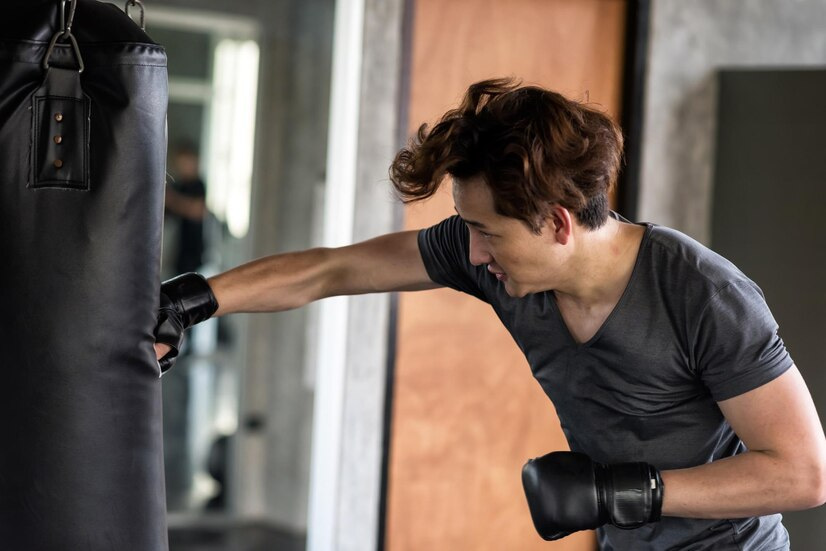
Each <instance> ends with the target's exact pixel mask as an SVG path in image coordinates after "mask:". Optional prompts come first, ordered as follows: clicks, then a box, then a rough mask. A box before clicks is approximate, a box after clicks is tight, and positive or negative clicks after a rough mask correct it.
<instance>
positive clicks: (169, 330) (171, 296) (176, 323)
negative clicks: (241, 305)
mask: <svg viewBox="0 0 826 551" xmlns="http://www.w3.org/2000/svg"><path fill="white" fill-rule="evenodd" d="M216 310H218V301H217V300H216V299H215V295H214V294H213V293H212V289H211V288H210V287H209V284H208V283H207V281H206V279H204V277H203V276H202V275H200V274H196V273H192V272H190V273H187V274H183V275H179V276H177V277H173V278H172V279H170V280H167V281H164V282H163V284H161V303H160V309H159V310H158V323H157V325H156V326H155V341H156V342H159V343H162V344H165V345H167V346H169V347H170V348H171V350H170V351H169V352H168V353H167V354H166V355H165V356H164V357H163V358H161V359H160V361H159V362H158V363H159V364H160V366H161V373H165V372H166V371H168V370H169V368H171V367H172V365H173V364H174V363H175V358H177V357H178V353H179V352H180V351H181V347H182V345H183V342H184V331H186V330H187V329H189V328H190V327H192V326H193V325H195V324H196V323H201V322H202V321H204V320H207V319H209V318H210V317H211V316H212V314H214V313H215V311H216Z"/></svg>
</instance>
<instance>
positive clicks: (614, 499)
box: [522, 452, 664, 540]
mask: <svg viewBox="0 0 826 551" xmlns="http://www.w3.org/2000/svg"><path fill="white" fill-rule="evenodd" d="M522 486H523V487H524V489H525V496H526V497H527V498H528V508H529V509H530V511H531V518H532V519H533V524H534V526H535V527H536V531H537V532H539V535H540V536H542V538H543V539H546V540H556V539H560V538H564V537H565V536H567V535H569V534H571V533H572V532H576V531H579V530H590V529H594V528H598V527H600V526H602V525H604V524H609V523H610V524H613V525H614V526H617V527H619V528H626V529H632V528H639V527H640V526H642V525H643V524H647V523H649V522H656V521H658V520H660V516H661V514H662V504H663V489H664V488H663V481H662V477H661V476H660V472H659V471H658V470H657V469H656V468H655V467H653V466H651V465H649V464H648V463H619V464H616V465H603V464H601V463H596V462H594V461H592V460H591V458H590V457H588V456H587V455H585V454H582V453H574V452H552V453H549V454H548V455H544V456H542V457H539V458H537V459H531V460H529V461H528V462H527V463H526V464H525V466H524V467H523V468H522Z"/></svg>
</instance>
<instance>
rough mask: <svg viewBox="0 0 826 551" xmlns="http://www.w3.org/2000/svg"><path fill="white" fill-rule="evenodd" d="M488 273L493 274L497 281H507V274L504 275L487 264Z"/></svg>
mask: <svg viewBox="0 0 826 551" xmlns="http://www.w3.org/2000/svg"><path fill="white" fill-rule="evenodd" d="M488 272H490V273H491V274H493V275H494V276H495V277H496V279H498V280H499V281H507V280H508V274H506V273H505V272H500V271H499V270H497V269H495V268H494V267H493V266H491V265H490V264H488Z"/></svg>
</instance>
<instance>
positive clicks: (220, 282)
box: [209, 231, 438, 316]
mask: <svg viewBox="0 0 826 551" xmlns="http://www.w3.org/2000/svg"><path fill="white" fill-rule="evenodd" d="M417 235H418V232H417V231H407V232H400V233H391V234H387V235H383V236H380V237H376V238H374V239H370V240H369V241H364V242H361V243H356V244H355V245H350V246H347V247H341V248H336V249H324V248H318V249H310V250H306V251H301V252H294V253H286V254H279V255H274V256H268V257H266V258H262V259H259V260H256V261H253V262H250V263H248V264H244V265H241V266H239V267H237V268H234V269H232V270H229V271H227V272H224V273H222V274H219V275H217V276H215V277H213V278H210V279H209V285H210V287H212V290H213V292H214V293H215V297H216V299H217V300H218V305H219V307H218V311H217V312H216V313H215V315H216V316H221V315H224V314H231V313H235V312H278V311H282V310H290V309H293V308H298V307H300V306H304V305H305V304H308V303H310V302H313V301H315V300H318V299H322V298H326V297H331V296H337V295H358V294H364V293H378V292H384V291H415V290H424V289H432V288H435V287H438V285H436V284H435V283H433V282H432V281H431V280H430V277H429V276H428V275H427V271H426V270H425V267H424V263H423V262H422V257H421V254H420V253H419V246H418V242H417Z"/></svg>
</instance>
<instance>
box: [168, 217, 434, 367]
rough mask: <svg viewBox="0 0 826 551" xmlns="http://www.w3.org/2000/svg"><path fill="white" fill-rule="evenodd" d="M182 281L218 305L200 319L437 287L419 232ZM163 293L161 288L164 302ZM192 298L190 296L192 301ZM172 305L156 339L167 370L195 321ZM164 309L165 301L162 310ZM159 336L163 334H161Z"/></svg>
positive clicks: (293, 255) (258, 262) (271, 258)
mask: <svg viewBox="0 0 826 551" xmlns="http://www.w3.org/2000/svg"><path fill="white" fill-rule="evenodd" d="M190 275H191V274H190ZM187 278H189V279H187ZM181 279H186V281H185V282H181V283H179V285H184V286H189V287H190V289H193V287H191V285H193V284H195V285H196V288H199V287H200V288H202V289H200V290H199V291H197V294H198V295H199V296H200V298H201V299H204V300H206V297H208V298H209V300H208V301H206V302H207V303H212V304H214V303H215V302H217V304H218V309H217V311H214V310H213V309H212V308H207V309H208V313H207V315H205V316H200V317H199V318H198V319H199V320H200V319H205V318H206V317H211V316H213V315H214V316H220V315H224V314H231V313H234V312H278V311H282V310H290V309H293V308H298V307H300V306H303V305H305V304H307V303H309V302H312V301H314V300H318V299H321V298H326V297H331V296H336V295H357V294H363V293H378V292H382V291H418V290H424V289H434V288H436V287H439V285H438V284H436V283H434V282H433V281H431V280H430V277H429V276H428V275H427V270H426V269H425V266H424V262H423V261H422V257H421V254H420V253H419V244H418V232H417V231H407V232H399V233H392V234H387V235H383V236H381V237H377V238H375V239H371V240H369V241H364V242H362V243H357V244H355V245H350V246H348V247H340V248H336V249H324V248H318V249H309V250H306V251H300V252H294V253H286V254H279V255H273V256H268V257H266V258H261V259H259V260H255V261H253V262H250V263H248V264H243V265H241V266H238V267H237V268H234V269H232V270H229V271H227V272H224V273H222V274H219V275H217V276H215V277H213V278H211V279H210V280H209V281H208V282H204V280H203V279H202V278H200V276H192V277H190V276H185V277H184V278H176V279H175V280H172V281H173V282H174V281H180V280H181ZM198 281H200V283H198ZM168 283H169V282H167V283H165V284H164V286H166V285H167V284H168ZM207 283H208V285H207ZM176 294H177V293H176ZM185 294H186V293H185ZM210 295H211V296H210ZM163 297H164V293H163V289H162V293H161V298H162V303H163ZM179 298H180V297H179ZM192 298H193V297H190V299H188V300H189V302H190V303H192ZM167 302H169V301H167ZM201 302H203V300H201ZM174 304H175V301H172V302H170V304H169V305H167V306H168V307H167V308H166V310H169V312H167V315H162V316H161V318H162V319H159V325H158V328H156V337H157V338H158V340H159V342H156V343H155V354H156V355H157V358H158V359H159V360H161V359H162V358H167V360H166V361H165V362H164V361H161V368H162V370H166V369H169V367H171V365H172V363H173V362H174V357H175V355H177V348H174V349H173V346H172V345H174V343H176V342H177V346H179V345H180V342H179V341H180V338H181V335H182V334H183V330H184V329H186V327H189V325H190V324H191V323H197V321H194V322H186V321H185V320H184V319H182V315H183V314H184V312H183V311H185V310H186V306H185V305H182V304H180V305H179V306H178V307H175V306H174ZM205 304H206V303H205ZM207 306H208V305H207ZM166 310H165V309H164V305H163V304H162V308H161V312H162V313H163V312H165V311H166ZM179 310H181V311H179ZM213 312H214V313H213ZM167 318H169V319H167ZM160 334H163V335H164V336H163V338H160V337H158V335H160Z"/></svg>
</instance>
